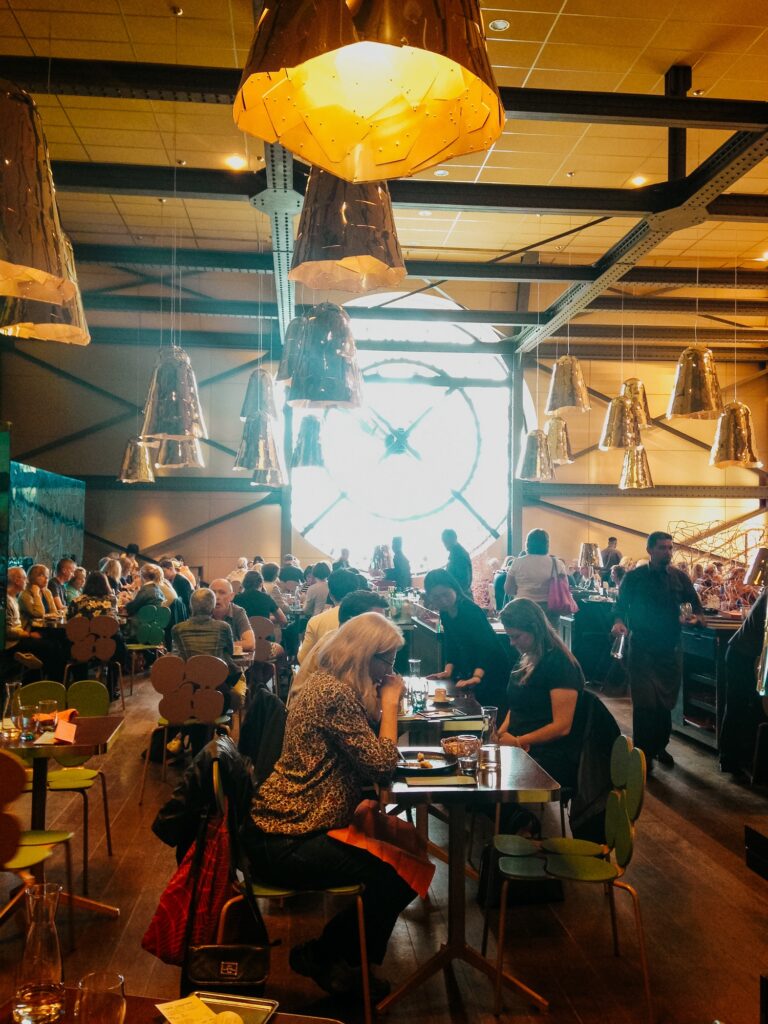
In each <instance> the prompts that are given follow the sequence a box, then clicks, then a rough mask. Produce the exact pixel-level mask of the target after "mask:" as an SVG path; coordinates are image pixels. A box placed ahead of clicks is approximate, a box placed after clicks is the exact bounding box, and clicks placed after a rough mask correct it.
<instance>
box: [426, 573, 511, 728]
mask: <svg viewBox="0 0 768 1024" xmlns="http://www.w3.org/2000/svg"><path fill="white" fill-rule="evenodd" d="M424 589H425V591H426V597H427V603H428V604H429V606H430V607H431V608H434V610H435V611H439V612H440V622H441V623H442V626H443V629H444V631H445V669H444V670H443V671H442V672H436V673H435V674H433V675H431V676H429V678H430V679H455V680H456V688H457V690H459V691H463V693H464V694H466V695H468V696H472V697H474V698H475V700H477V701H479V703H480V704H483V705H491V706H493V707H498V709H499V714H500V715H504V714H505V712H506V708H507V697H506V689H507V683H508V680H509V670H510V665H511V661H510V657H509V652H508V650H507V649H506V647H505V645H504V644H503V643H502V641H501V640H500V639H499V637H497V636H496V634H495V633H494V631H493V628H492V626H491V624H490V622H489V621H488V617H487V616H486V614H485V612H484V611H483V610H482V608H478V606H477V605H476V604H475V603H474V602H473V601H470V600H469V598H467V597H465V596H464V594H463V592H462V589H461V587H460V586H459V584H458V583H457V582H456V580H455V579H454V578H453V576H451V574H450V573H449V572H447V571H446V570H445V569H433V570H432V571H431V572H428V573H427V575H426V576H425V578H424Z"/></svg>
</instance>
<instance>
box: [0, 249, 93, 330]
mask: <svg viewBox="0 0 768 1024" xmlns="http://www.w3.org/2000/svg"><path fill="white" fill-rule="evenodd" d="M63 244H64V268H65V272H66V275H67V279H68V280H69V281H71V282H72V283H73V284H74V286H75V294H74V296H73V297H72V298H71V299H67V301H66V302H65V303H63V305H57V304H55V303H52V302H40V301H37V300H35V299H19V298H13V297H11V296H9V295H7V296H3V297H0V334H5V335H8V336H9V337H11V338H36V339H38V340H39V341H58V342H62V343H64V344H67V345H87V344H88V343H89V342H90V340H91V335H90V332H89V330H88V324H87V322H86V319H85V310H84V309H83V299H82V296H81V294H80V288H79V285H78V282H77V271H76V269H75V255H74V252H73V251H72V243H71V242H70V240H69V239H68V238H67V236H66V235H64V236H63Z"/></svg>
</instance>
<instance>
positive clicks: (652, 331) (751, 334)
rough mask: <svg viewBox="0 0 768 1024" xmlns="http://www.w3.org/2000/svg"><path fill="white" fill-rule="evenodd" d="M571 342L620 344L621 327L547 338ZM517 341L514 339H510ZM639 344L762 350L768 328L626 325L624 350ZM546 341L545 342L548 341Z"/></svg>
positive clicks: (587, 327)
mask: <svg viewBox="0 0 768 1024" xmlns="http://www.w3.org/2000/svg"><path fill="white" fill-rule="evenodd" d="M569 337H570V339H571V341H572V342H574V341H576V342H579V341H584V340H588V341H604V340H605V341H614V342H617V343H618V342H620V341H621V327H620V326H619V325H618V324H585V323H576V324H571V325H570V327H559V328H558V329H557V330H556V331H552V332H551V333H550V334H549V335H547V338H552V339H566V340H567V339H568V338H569ZM507 340H508V341H514V340H515V339H514V338H508V339H507ZM633 340H634V341H635V342H638V341H657V342H659V343H660V344H674V343H678V342H680V343H682V344H686V343H688V342H691V341H697V340H698V341H701V342H706V343H707V344H708V345H712V346H713V347H714V346H716V345H722V346H725V347H726V348H727V347H730V349H731V351H733V345H734V342H735V343H737V344H741V345H754V346H755V347H763V346H765V345H766V344H768V328H762V327H757V328H755V329H754V330H747V329H745V328H735V329H734V328H731V329H728V330H718V329H717V328H715V327H668V326H667V325H666V324H660V325H650V326H649V325H643V326H636V325H634V324H629V323H627V324H625V325H624V350H625V352H631V351H632V343H633ZM545 341H546V339H545Z"/></svg>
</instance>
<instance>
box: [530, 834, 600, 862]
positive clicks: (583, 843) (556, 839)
mask: <svg viewBox="0 0 768 1024" xmlns="http://www.w3.org/2000/svg"><path fill="white" fill-rule="evenodd" d="M541 848H542V850H545V851H546V852H547V853H558V854H563V855H564V856H569V857H602V856H604V855H605V854H606V853H607V852H608V847H607V846H601V845H600V843H591V842H590V841H589V840H588V839H571V838H570V837H568V836H553V837H552V839H543V840H542V842H541Z"/></svg>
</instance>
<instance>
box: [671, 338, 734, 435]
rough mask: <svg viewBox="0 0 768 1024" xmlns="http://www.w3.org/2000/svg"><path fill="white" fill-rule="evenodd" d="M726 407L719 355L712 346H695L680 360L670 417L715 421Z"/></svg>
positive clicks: (687, 350) (684, 352) (685, 352)
mask: <svg viewBox="0 0 768 1024" xmlns="http://www.w3.org/2000/svg"><path fill="white" fill-rule="evenodd" d="M722 410H723V399H722V396H721V394H720V384H719V382H718V379H717V367H716V366H715V357H714V356H713V355H712V352H711V350H710V349H708V348H704V347H703V346H701V345H691V346H690V348H687V349H685V350H684V351H683V353H682V354H681V356H680V358H679V359H678V361H677V370H676V372H675V383H674V386H673V388H672V394H671V396H670V399H669V407H668V408H667V419H668V420H671V419H674V418H675V417H676V416H681V417H685V418H686V419H694V420H714V419H717V417H718V416H719V415H720V413H721V412H722Z"/></svg>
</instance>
